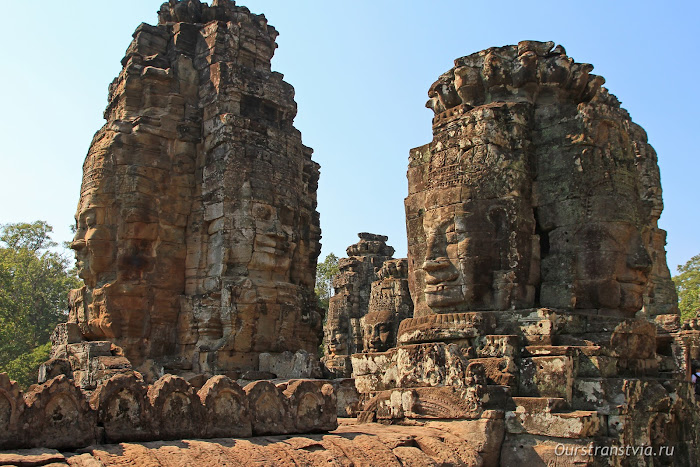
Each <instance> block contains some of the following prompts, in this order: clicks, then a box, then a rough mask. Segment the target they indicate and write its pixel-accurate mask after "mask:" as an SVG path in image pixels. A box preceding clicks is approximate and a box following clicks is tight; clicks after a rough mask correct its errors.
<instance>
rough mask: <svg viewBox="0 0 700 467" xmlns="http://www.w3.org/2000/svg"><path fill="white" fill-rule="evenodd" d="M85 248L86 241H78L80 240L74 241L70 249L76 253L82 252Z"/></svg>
mask: <svg viewBox="0 0 700 467" xmlns="http://www.w3.org/2000/svg"><path fill="white" fill-rule="evenodd" d="M83 248H85V240H83V239H82V238H81V239H78V240H73V241H72V242H71V244H70V249H71V250H75V251H80V250H82V249H83Z"/></svg>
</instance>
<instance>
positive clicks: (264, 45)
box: [53, 0, 322, 373]
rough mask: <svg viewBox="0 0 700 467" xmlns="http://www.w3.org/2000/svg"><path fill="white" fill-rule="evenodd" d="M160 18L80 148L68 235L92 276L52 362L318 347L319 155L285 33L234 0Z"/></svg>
mask: <svg viewBox="0 0 700 467" xmlns="http://www.w3.org/2000/svg"><path fill="white" fill-rule="evenodd" d="M158 16H159V20H158V25H156V26H150V25H148V24H141V25H140V26H139V27H138V28H137V29H136V32H135V33H134V36H133V37H134V39H133V41H132V42H131V44H130V45H129V48H128V49H127V51H126V55H125V57H124V58H123V60H122V65H123V69H122V71H121V73H120V74H119V76H118V77H117V78H116V79H115V80H114V82H113V83H112V84H111V85H110V88H109V105H108V106H107V109H106V111H105V119H106V120H107V123H106V124H105V125H104V127H102V129H100V130H99V131H98V132H97V134H96V135H95V137H94V139H93V142H92V145H91V146H90V150H89V152H88V155H87V158H86V159H85V163H84V166H83V182H82V187H81V192H80V202H79V204H78V211H77V214H76V229H77V233H76V235H75V239H74V241H73V243H72V245H71V247H72V248H73V249H74V250H75V252H76V256H77V258H78V269H79V275H80V277H81V278H82V279H83V280H84V282H85V285H84V286H83V287H82V288H81V289H79V290H75V291H73V293H72V296H71V297H72V298H71V310H70V317H69V323H68V328H66V329H68V332H59V333H57V334H56V338H57V340H56V341H55V342H54V344H55V345H54V352H53V357H54V358H68V359H70V358H69V357H70V355H69V354H70V352H71V350H70V348H66V345H68V344H75V343H77V342H79V341H110V342H111V343H113V344H115V345H116V346H118V347H121V348H122V349H123V352H124V354H125V356H126V357H127V358H128V359H129V360H130V361H131V363H132V365H133V366H134V367H142V368H144V371H145V369H146V368H150V369H151V370H155V371H156V372H162V371H165V372H169V371H170V372H190V371H191V372H202V373H222V372H236V371H239V370H240V371H244V370H257V369H258V355H259V354H260V353H261V352H267V353H270V354H272V355H275V354H281V353H283V352H285V351H291V352H295V351H298V350H306V351H308V352H310V353H313V354H315V353H316V350H317V348H318V345H319V339H320V334H321V323H322V316H321V315H320V313H319V311H318V310H317V307H316V305H315V297H314V281H315V265H316V259H317V257H318V255H319V252H320V244H319V240H320V226H319V215H318V212H317V211H316V190H317V184H318V177H319V165H318V164H317V163H315V162H313V161H312V160H311V153H312V150H311V149H310V148H308V147H306V146H304V145H303V144H302V141H301V134H300V133H299V131H298V130H297V129H296V128H294V126H293V120H294V117H295V115H296V103H295V102H294V89H293V88H292V86H290V85H289V84H287V83H286V82H284V81H283V80H282V78H283V77H282V75H281V74H279V73H277V72H272V71H271V69H270V60H271V58H272V56H273V53H274V51H275V48H276V47H277V45H276V43H275V38H276V37H277V35H278V33H277V31H276V30H275V29H274V28H273V27H272V26H269V25H268V24H267V20H266V19H265V17H264V16H263V15H255V14H252V13H250V11H249V10H248V9H247V8H245V7H239V6H236V5H235V2H233V1H231V0H214V1H213V2H212V4H211V5H207V4H206V3H200V2H199V1H198V0H182V1H176V0H171V1H169V2H168V3H165V4H163V5H162V7H161V9H160V11H159V13H158ZM76 326H77V329H78V330H79V332H76V330H75V329H76ZM64 328H65V327H64ZM108 347H109V346H108ZM73 366H75V365H73ZM78 366H80V365H78ZM83 366H84V365H83ZM76 369H77V368H72V370H76Z"/></svg>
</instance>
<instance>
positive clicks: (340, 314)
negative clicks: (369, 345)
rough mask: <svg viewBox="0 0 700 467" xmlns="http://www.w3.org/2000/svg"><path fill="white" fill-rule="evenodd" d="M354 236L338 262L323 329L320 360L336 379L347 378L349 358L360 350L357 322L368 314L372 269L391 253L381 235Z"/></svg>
mask: <svg viewBox="0 0 700 467" xmlns="http://www.w3.org/2000/svg"><path fill="white" fill-rule="evenodd" d="M357 236H358V237H360V241H359V242H357V243H355V244H354V245H350V246H349V247H348V248H347V254H348V257H347V258H341V259H340V260H339V261H338V269H339V273H338V274H337V275H336V276H335V278H334V279H333V288H334V289H335V295H333V296H332V297H331V299H330V303H329V306H328V318H327V319H326V323H325V325H324V329H323V347H324V353H325V355H324V357H323V359H322V361H323V364H324V367H325V369H326V370H327V371H326V372H327V374H328V375H329V376H333V377H337V378H347V377H350V375H351V373H352V367H351V364H350V355H352V354H353V353H355V352H362V350H363V337H362V325H361V323H360V319H361V318H362V317H363V316H365V315H366V314H367V312H368V311H369V303H370V294H371V290H372V282H374V281H376V280H377V274H376V272H375V270H377V269H378V268H380V267H381V266H382V264H383V263H384V261H386V260H388V259H391V258H392V255H393V254H394V248H393V247H391V246H389V245H387V244H386V241H387V240H388V237H386V236H384V235H376V234H371V233H367V232H361V233H358V234H357Z"/></svg>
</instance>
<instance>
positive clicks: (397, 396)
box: [358, 386, 484, 421]
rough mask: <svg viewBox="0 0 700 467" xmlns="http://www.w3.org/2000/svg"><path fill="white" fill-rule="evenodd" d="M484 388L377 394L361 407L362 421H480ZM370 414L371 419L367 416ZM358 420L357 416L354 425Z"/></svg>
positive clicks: (408, 390)
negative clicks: (411, 419)
mask: <svg viewBox="0 0 700 467" xmlns="http://www.w3.org/2000/svg"><path fill="white" fill-rule="evenodd" d="M483 395H484V388H483V387H482V386H475V387H470V388H464V389H457V388H453V387H424V388H414V389H393V390H388V391H382V392H380V393H377V394H376V395H374V397H372V399H370V400H369V401H367V402H366V403H365V405H364V407H363V412H364V414H363V416H362V418H363V419H364V420H371V419H372V418H375V419H376V420H401V419H404V418H417V419H454V420H464V419H467V420H472V419H477V418H480V417H481V414H482V413H483V411H484V409H483V406H482V398H483ZM369 413H372V414H373V416H370V415H369ZM359 420H360V417H359V416H358V421H359Z"/></svg>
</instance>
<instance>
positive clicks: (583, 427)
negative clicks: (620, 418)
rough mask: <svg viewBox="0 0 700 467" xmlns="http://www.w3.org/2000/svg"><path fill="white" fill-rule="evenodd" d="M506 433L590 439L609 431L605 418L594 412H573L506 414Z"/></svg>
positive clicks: (516, 412)
mask: <svg viewBox="0 0 700 467" xmlns="http://www.w3.org/2000/svg"><path fill="white" fill-rule="evenodd" d="M506 431H507V432H508V433H511V434H525V433H527V434H531V435H541V436H550V437H555V438H573V439H581V438H589V437H594V436H602V435H604V434H605V433H606V431H607V420H606V418H605V416H602V415H600V414H598V412H595V411H592V410H576V411H573V412H562V413H552V412H539V413H537V412H534V413H530V412H518V411H515V412H512V411H510V412H506Z"/></svg>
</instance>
